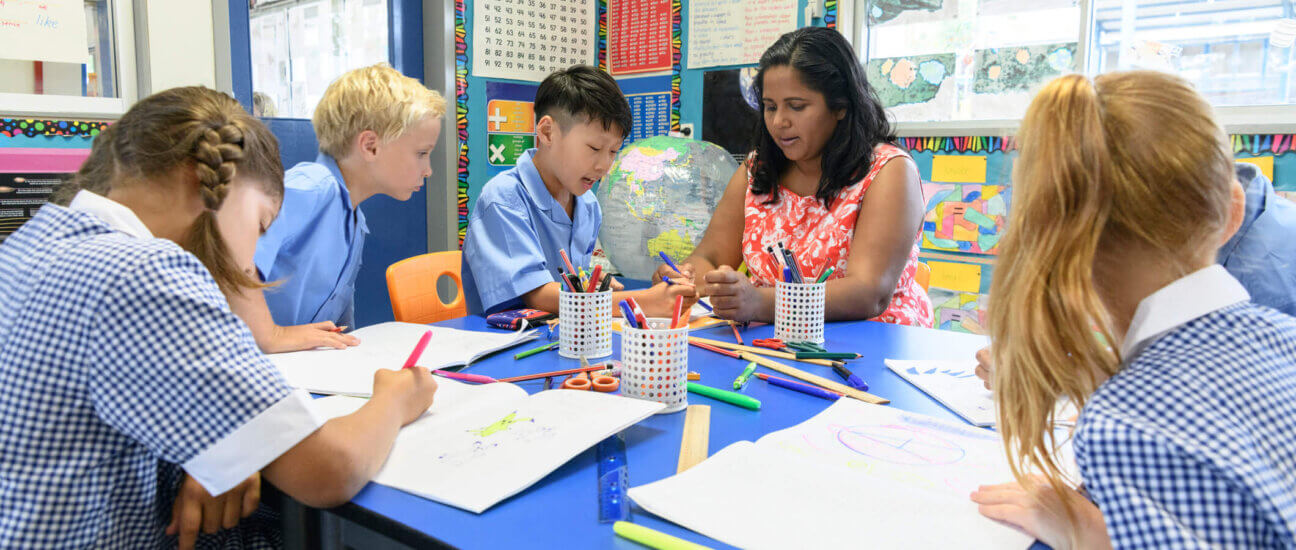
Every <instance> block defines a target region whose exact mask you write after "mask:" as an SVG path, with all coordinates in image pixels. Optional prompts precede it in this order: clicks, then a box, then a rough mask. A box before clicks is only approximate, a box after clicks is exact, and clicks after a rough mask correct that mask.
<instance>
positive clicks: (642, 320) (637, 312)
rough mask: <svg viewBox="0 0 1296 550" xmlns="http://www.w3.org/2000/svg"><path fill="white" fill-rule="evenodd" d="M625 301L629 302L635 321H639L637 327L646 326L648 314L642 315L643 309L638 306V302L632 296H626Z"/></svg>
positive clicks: (644, 327)
mask: <svg viewBox="0 0 1296 550" xmlns="http://www.w3.org/2000/svg"><path fill="white" fill-rule="evenodd" d="M626 302H629V303H630V309H631V310H633V311H634V316H635V321H638V322H639V328H643V329H646V328H648V316H647V315H644V312H643V309H642V308H640V307H639V302H636V301H635V299H634V298H626Z"/></svg>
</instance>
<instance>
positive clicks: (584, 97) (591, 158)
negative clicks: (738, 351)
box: [462, 65, 694, 316]
mask: <svg viewBox="0 0 1296 550" xmlns="http://www.w3.org/2000/svg"><path fill="white" fill-rule="evenodd" d="M535 116H536V125H535V128H536V148H535V149H531V150H529V151H527V152H526V153H524V154H523V155H522V157H521V158H519V159H518V162H517V166H515V167H514V168H512V169H510V170H508V171H505V172H503V173H500V174H499V175H497V176H495V177H494V178H491V180H490V181H489V182H487V183H486V186H485V187H484V188H483V189H482V192H481V195H480V196H479V197H478V198H477V204H476V207H475V208H474V209H473V212H472V215H471V216H470V217H469V220H468V235H467V237H465V239H464V248H463V268H462V277H463V289H464V296H465V297H466V299H467V300H468V312H469V313H472V314H490V313H495V312H497V311H502V310H507V309H515V308H520V307H529V308H535V309H541V310H545V311H550V312H554V313H557V312H558V291H559V288H560V287H561V284H562V283H560V282H558V281H559V279H558V268H559V267H562V266H563V265H564V263H563V260H562V256H561V255H560V254H559V251H560V250H565V251H566V252H567V255H568V256H569V257H570V258H571V262H572V264H573V265H575V266H578V267H579V266H585V265H588V264H589V261H590V255H591V254H592V253H593V252H594V242H595V240H596V239H597V238H598V231H599V226H600V225H601V224H602V222H603V212H602V210H600V209H599V204H598V200H597V199H596V198H594V194H593V193H590V192H589V191H590V190H591V189H592V188H593V187H594V184H595V183H597V182H598V181H599V180H600V179H602V178H603V176H604V175H606V174H607V172H608V169H609V168H611V166H612V161H613V159H614V158H615V157H616V154H617V151H618V150H620V149H621V142H622V141H623V140H625V138H626V136H628V135H630V127H631V124H632V120H631V115H630V105H629V104H628V103H627V102H626V99H625V96H624V95H622V94H621V90H620V88H618V87H617V84H616V81H615V80H613V79H612V77H611V76H608V74H607V73H605V72H603V71H600V70H598V69H595V68H593V67H590V66H588V65H574V66H572V67H570V68H567V69H564V70H561V71H557V72H554V73H553V74H551V75H549V76H548V77H547V78H545V80H544V82H541V83H540V88H539V89H538V90H537V91H536V101H535ZM620 288H621V285H620V284H617V283H614V284H613V290H620ZM676 295H684V296H685V297H686V300H688V301H689V303H690V305H691V302H692V300H693V296H694V292H693V287H692V286H689V285H675V286H669V287H668V286H666V285H665V284H658V285H656V286H653V287H652V288H649V289H646V290H639V291H631V292H618V293H616V295H614V296H613V300H617V301H619V300H622V299H624V298H626V297H634V298H635V300H636V301H638V302H639V304H640V306H641V307H643V309H644V310H645V313H646V314H647V315H649V316H670V315H671V314H672V313H673V311H672V309H673V307H674V303H675V296H676ZM613 309H614V310H615V309H616V308H613Z"/></svg>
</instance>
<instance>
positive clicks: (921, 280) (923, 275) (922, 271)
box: [388, 262, 931, 291]
mask: <svg viewBox="0 0 1296 550" xmlns="http://www.w3.org/2000/svg"><path fill="white" fill-rule="evenodd" d="M388 277H390V275H388ZM914 280H915V281H918V286H921V287H923V290H924V291H927V290H931V289H930V288H928V287H927V285H928V284H930V283H931V266H929V265H927V264H925V263H923V262H918V269H917V270H915V271H914Z"/></svg>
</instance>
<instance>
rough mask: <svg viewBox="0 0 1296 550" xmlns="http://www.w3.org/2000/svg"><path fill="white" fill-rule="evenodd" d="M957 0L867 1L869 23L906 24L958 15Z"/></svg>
mask: <svg viewBox="0 0 1296 550" xmlns="http://www.w3.org/2000/svg"><path fill="white" fill-rule="evenodd" d="M958 4H959V3H958V1H957V0H874V1H872V2H869V3H868V10H869V11H868V20H869V24H870V25H883V24H887V23H890V24H893V25H908V24H910V23H923V22H926V21H945V20H949V19H955V18H957V17H958Z"/></svg>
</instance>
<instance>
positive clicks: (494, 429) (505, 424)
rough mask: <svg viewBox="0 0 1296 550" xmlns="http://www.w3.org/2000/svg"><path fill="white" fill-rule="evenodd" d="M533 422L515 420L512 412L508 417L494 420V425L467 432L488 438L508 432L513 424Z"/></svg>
mask: <svg viewBox="0 0 1296 550" xmlns="http://www.w3.org/2000/svg"><path fill="white" fill-rule="evenodd" d="M534 420H535V419H533V418H517V411H513V412H511V413H509V414H508V416H505V417H504V418H501V419H499V420H496V421H495V422H494V423H492V424H490V425H488V426H486V427H484V428H481V429H477V430H468V432H469V433H472V434H474V435H476V436H478V437H490V436H492V435H495V434H497V433H500V432H503V431H506V430H508V429H509V428H510V427H512V426H513V425H514V424H517V423H518V422H528V421H534Z"/></svg>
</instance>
